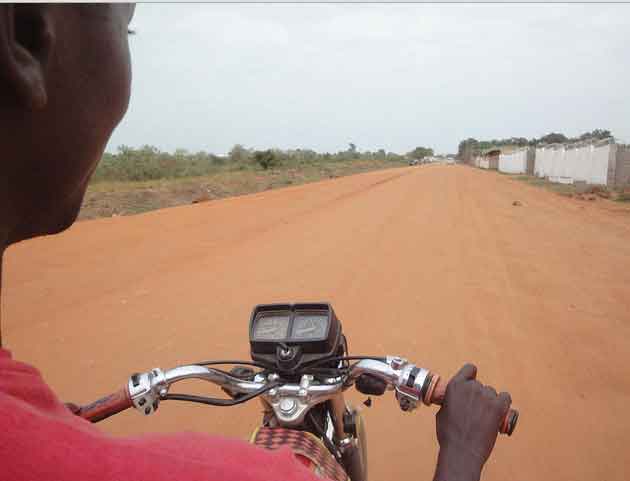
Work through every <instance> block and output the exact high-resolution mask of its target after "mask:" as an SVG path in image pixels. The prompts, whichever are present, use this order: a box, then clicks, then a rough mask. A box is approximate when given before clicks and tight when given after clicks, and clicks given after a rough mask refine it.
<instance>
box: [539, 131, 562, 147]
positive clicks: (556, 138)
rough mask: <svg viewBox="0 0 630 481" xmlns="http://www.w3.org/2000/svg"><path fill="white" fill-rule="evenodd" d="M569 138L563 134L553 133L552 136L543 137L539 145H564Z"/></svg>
mask: <svg viewBox="0 0 630 481" xmlns="http://www.w3.org/2000/svg"><path fill="white" fill-rule="evenodd" d="M568 141H569V138H568V137H567V136H566V135H564V134H561V133H556V132H551V133H550V134H547V135H543V136H542V137H541V138H540V139H539V143H541V144H563V143H565V142H568Z"/></svg>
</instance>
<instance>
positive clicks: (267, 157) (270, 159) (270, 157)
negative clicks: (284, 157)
mask: <svg viewBox="0 0 630 481" xmlns="http://www.w3.org/2000/svg"><path fill="white" fill-rule="evenodd" d="M254 161H255V162H256V163H257V164H258V165H260V166H261V167H262V168H263V169H265V170H267V169H268V168H269V167H273V166H275V165H277V164H278V159H277V158H276V156H275V155H274V152H273V151H272V150H271V149H268V150H257V151H256V152H254Z"/></svg>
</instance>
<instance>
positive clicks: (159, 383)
mask: <svg viewBox="0 0 630 481" xmlns="http://www.w3.org/2000/svg"><path fill="white" fill-rule="evenodd" d="M128 389H129V397H130V398H131V401H132V403H133V406H134V407H135V408H136V409H137V410H138V411H140V412H141V413H142V414H144V415H145V416H148V415H149V414H153V413H154V412H155V411H157V408H158V406H159V404H160V398H161V397H163V396H165V395H166V393H167V392H168V387H167V384H166V377H165V375H164V372H163V371H162V370H161V369H157V368H156V369H152V370H151V371H149V372H145V373H136V374H133V375H132V376H131V377H130V378H129V383H128Z"/></svg>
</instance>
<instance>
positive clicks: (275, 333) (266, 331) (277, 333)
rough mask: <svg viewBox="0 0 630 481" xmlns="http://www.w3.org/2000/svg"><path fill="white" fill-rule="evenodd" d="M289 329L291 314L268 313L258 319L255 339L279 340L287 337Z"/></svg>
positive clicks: (255, 327) (255, 326)
mask: <svg viewBox="0 0 630 481" xmlns="http://www.w3.org/2000/svg"><path fill="white" fill-rule="evenodd" d="M288 331H289V316H288V315H286V314H276V315H274V314H268V315H265V316H260V317H259V318H258V319H256V324H255V325H254V333H253V334H254V339H255V340H258V341H279V340H283V339H286V337H287V334H288Z"/></svg>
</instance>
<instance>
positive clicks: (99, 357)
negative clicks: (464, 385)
mask: <svg viewBox="0 0 630 481" xmlns="http://www.w3.org/2000/svg"><path fill="white" fill-rule="evenodd" d="M514 200H519V201H520V202H521V203H522V205H521V206H514V205H512V204H513V201H514ZM610 205H611V204H610V203H609V202H608V201H601V200H598V201H597V202H584V201H577V200H573V199H568V198H563V197H560V196H558V195H555V194H553V193H550V192H547V191H545V190H542V189H537V188H534V187H531V186H527V185H524V184H522V183H519V182H515V181H511V180H509V179H506V178H504V177H502V176H499V175H497V174H495V173H489V172H482V171H479V170H475V169H471V168H466V167H460V166H457V167H453V166H427V167H424V166H423V167H412V168H405V169H395V170H389V171H378V172H372V173H367V174H362V175H356V176H352V177H346V178H340V179H335V180H330V181H325V182H320V183H316V184H310V185H304V186H299V187H292V188H287V189H282V190H277V191H271V192H264V193H260V194H255V195H249V196H243V197H238V198H231V199H226V200H221V201H215V202H208V203H204V204H198V205H194V206H183V207H176V208H171V209H164V210H160V211H155V212H150V213H148V214H144V215H139V216H134V217H116V218H109V219H101V220H96V221H86V222H81V223H78V224H76V225H75V226H74V227H73V228H72V229H70V230H69V231H68V232H66V233H64V234H62V235H59V236H56V237H49V238H43V239H36V240H32V241H29V242H25V243H22V244H21V245H18V246H15V247H13V248H11V249H10V250H9V251H8V252H7V255H6V256H5V260H6V265H5V286H4V288H5V291H4V293H3V303H4V306H3V307H4V312H3V326H2V328H3V334H4V341H5V343H6V345H8V346H9V347H10V348H11V349H12V350H13V352H14V355H15V357H16V358H18V359H20V360H24V361H27V362H30V363H33V364H35V365H37V366H39V367H40V368H41V370H42V371H43V373H44V375H45V377H46V379H47V380H48V381H49V382H50V384H51V385H52V386H53V387H54V388H55V389H56V391H57V392H58V393H59V395H60V396H61V398H63V399H64V400H68V401H70V400H71V401H74V402H87V401H90V400H93V399H94V398H96V397H99V396H100V395H103V394H105V393H107V392H109V391H113V390H114V389H115V388H118V387H120V386H121V385H122V384H123V383H125V382H126V379H127V377H128V375H129V374H130V373H131V372H133V371H139V370H145V369H148V368H151V367H155V366H160V367H164V368H167V367H172V366H173V365H175V364H178V363H185V362H193V361H198V360H201V359H208V358H226V357H230V358H234V357H240V358H247V356H248V343H247V321H248V316H249V314H250V311H251V308H252V306H253V305H254V304H256V303H261V302H273V301H285V300H289V301H298V300H329V301H331V302H332V304H333V306H334V307H335V310H336V311H337V313H338V315H339V317H340V318H341V319H342V322H343V326H344V330H345V332H346V334H347V335H348V338H349V342H350V349H351V351H352V352H353V353H355V354H401V355H404V356H407V357H408V358H410V359H412V360H414V361H416V362H417V363H419V364H420V365H423V366H426V367H428V368H431V369H433V370H436V371H438V372H441V373H442V374H443V375H451V374H452V373H453V372H454V371H455V370H456V369H457V368H458V367H459V366H460V365H461V364H462V363H464V362H466V361H473V362H475V363H476V364H477V365H478V367H479V378H480V379H481V380H482V381H484V382H487V383H490V384H493V385H494V386H495V387H496V388H497V389H500V390H501V389H504V390H509V391H510V392H511V393H512V397H513V399H514V405H515V407H517V408H518V409H520V411H521V419H520V423H519V426H518V429H517V431H516V433H515V435H514V436H513V437H512V438H501V439H499V441H498V442H497V446H496V449H495V453H494V455H493V457H492V458H491V460H490V462H489V463H488V465H487V467H486V471H485V476H484V479H486V480H505V479H510V480H523V481H531V480H534V479H536V480H549V481H551V480H554V481H558V480H567V481H568V480H571V481H579V480H585V481H586V480H588V481H592V480H604V479H605V480H607V481H614V480H619V481H621V480H624V479H627V478H628V473H630V456H628V449H629V448H628V446H629V445H630V418H629V417H628V415H627V406H628V403H630V376H629V373H630V370H629V368H628V363H629V361H630V348H629V345H628V340H629V339H630V295H629V294H630V287H629V286H630V242H629V239H630V216H629V215H628V214H627V213H626V212H620V211H619V212H618V211H615V209H611V208H610ZM603 206H607V207H604V208H602V207H603ZM190 387H191V388H193V387H196V385H190ZM178 390H179V389H178ZM351 397H352V398H353V399H355V400H360V399H361V398H360V397H359V396H358V395H353V396H351ZM435 410H436V409H435V408H419V410H418V411H416V412H415V413H413V414H404V413H402V412H400V411H399V410H398V408H397V407H396V403H395V401H394V399H393V397H392V396H391V393H388V395H386V396H385V397H383V398H382V399H378V400H376V402H375V403H374V406H373V407H372V409H370V410H366V421H367V428H368V436H369V451H370V471H371V474H370V477H371V479H373V480H378V479H380V480H386V479H430V477H431V475H432V470H433V466H434V460H435V456H436V452H437V448H436V441H435V427H434V418H433V413H434V412H435ZM258 417H259V405H258V404H257V403H250V404H248V405H245V406H241V407H236V408H228V409H226V408H209V407H204V406H196V405H194V406H191V405H185V404H179V403H174V402H172V403H164V404H163V405H162V407H161V408H160V410H159V411H158V414H157V415H154V416H152V417H149V418H144V417H142V416H140V415H139V414H137V413H135V412H126V413H123V414H121V415H119V416H117V417H115V418H112V419H110V420H107V421H105V422H103V423H102V424H101V426H102V427H103V429H105V430H107V431H109V432H111V433H114V434H117V435H120V434H136V433H143V432H149V431H158V432H165V431H175V430H197V431H204V432H209V433H216V434H220V435H226V436H236V437H241V438H246V437H247V436H248V435H249V433H250V431H251V430H252V429H253V428H254V426H255V425H256V422H257V420H258Z"/></svg>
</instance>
